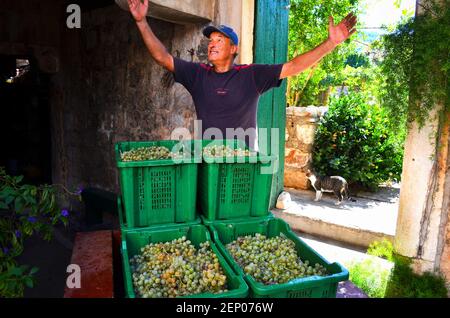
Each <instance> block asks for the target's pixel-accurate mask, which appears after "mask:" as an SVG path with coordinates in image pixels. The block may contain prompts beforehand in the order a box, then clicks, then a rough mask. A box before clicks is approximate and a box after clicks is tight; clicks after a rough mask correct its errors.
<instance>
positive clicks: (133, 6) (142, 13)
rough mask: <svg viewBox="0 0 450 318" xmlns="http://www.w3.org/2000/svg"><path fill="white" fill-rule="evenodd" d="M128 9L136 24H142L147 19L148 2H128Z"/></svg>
mask: <svg viewBox="0 0 450 318" xmlns="http://www.w3.org/2000/svg"><path fill="white" fill-rule="evenodd" d="M128 7H129V8H130V12H131V15H132V16H133V18H134V19H135V20H136V22H141V21H143V20H144V19H146V16H147V12H148V0H144V3H142V2H141V0H128Z"/></svg>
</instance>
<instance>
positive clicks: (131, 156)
mask: <svg viewBox="0 0 450 318" xmlns="http://www.w3.org/2000/svg"><path fill="white" fill-rule="evenodd" d="M183 155H184V153H183V149H181V150H180V152H178V153H174V152H171V151H170V150H169V149H168V148H166V147H157V146H152V147H140V148H135V149H131V150H130V151H125V152H123V153H121V154H120V156H121V159H122V161H127V162H128V161H147V160H162V159H175V158H182V157H183Z"/></svg>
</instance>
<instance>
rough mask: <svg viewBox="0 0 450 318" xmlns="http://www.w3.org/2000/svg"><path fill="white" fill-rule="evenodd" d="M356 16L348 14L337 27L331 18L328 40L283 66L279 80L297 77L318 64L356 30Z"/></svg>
mask: <svg viewBox="0 0 450 318" xmlns="http://www.w3.org/2000/svg"><path fill="white" fill-rule="evenodd" d="M355 25H356V16H354V15H353V14H352V13H349V14H348V15H347V16H346V17H345V18H344V20H342V21H341V23H339V24H338V25H334V21H333V17H330V20H329V30H328V34H329V35H328V39H327V40H325V42H323V43H322V44H320V45H319V46H317V47H316V48H314V49H312V50H311V51H309V52H306V53H304V54H301V55H299V56H297V57H295V58H294V59H292V60H291V61H289V62H287V63H285V64H284V65H283V69H282V70H281V75H280V79H283V78H286V77H289V76H294V75H297V74H299V73H301V72H303V71H304V70H306V69H308V68H310V67H311V66H313V65H314V64H316V63H317V62H319V61H320V60H321V59H322V58H323V57H324V56H325V55H327V54H329V53H330V52H331V51H333V50H334V49H335V48H336V46H338V45H339V44H340V43H342V42H344V41H345V40H346V39H348V38H349V37H350V35H352V34H353V33H354V32H355V31H356V29H355Z"/></svg>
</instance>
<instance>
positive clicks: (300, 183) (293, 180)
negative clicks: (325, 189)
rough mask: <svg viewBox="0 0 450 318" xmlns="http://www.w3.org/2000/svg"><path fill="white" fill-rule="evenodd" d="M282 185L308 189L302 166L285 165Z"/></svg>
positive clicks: (307, 181)
mask: <svg viewBox="0 0 450 318" xmlns="http://www.w3.org/2000/svg"><path fill="white" fill-rule="evenodd" d="M284 186H285V187H287V188H294V189H302V190H308V189H309V180H308V178H307V177H306V174H305V173H304V172H303V169H302V168H297V167H292V166H288V165H286V166H285V168H284Z"/></svg>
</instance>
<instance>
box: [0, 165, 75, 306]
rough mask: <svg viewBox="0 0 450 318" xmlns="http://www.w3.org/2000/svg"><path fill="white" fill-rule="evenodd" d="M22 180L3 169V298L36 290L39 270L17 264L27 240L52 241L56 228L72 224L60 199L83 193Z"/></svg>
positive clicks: (0, 255)
mask: <svg viewBox="0 0 450 318" xmlns="http://www.w3.org/2000/svg"><path fill="white" fill-rule="evenodd" d="M22 179H23V177H22V176H17V177H16V176H10V175H7V174H6V172H5V169H4V168H3V167H0V297H22V296H23V293H24V288H25V286H27V287H30V288H31V287H33V285H34V283H35V279H34V277H33V275H34V274H35V273H36V272H37V270H38V269H37V268H35V267H33V268H31V269H30V270H29V269H28V266H26V265H19V264H17V261H16V258H17V257H18V256H19V255H21V254H22V252H23V249H24V240H25V239H26V238H28V237H30V236H32V235H33V234H37V235H39V236H41V237H42V238H43V239H44V240H47V241H50V240H51V238H52V229H53V226H55V225H57V224H58V223H60V222H62V223H63V224H64V225H67V224H68V217H69V211H68V209H62V210H61V209H60V208H59V207H58V205H57V198H58V197H57V196H58V195H63V196H67V195H76V196H77V197H79V195H80V194H81V191H80V192H78V193H72V192H70V191H67V190H64V191H59V188H58V186H50V185H41V186H34V185H29V184H23V183H22Z"/></svg>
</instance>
